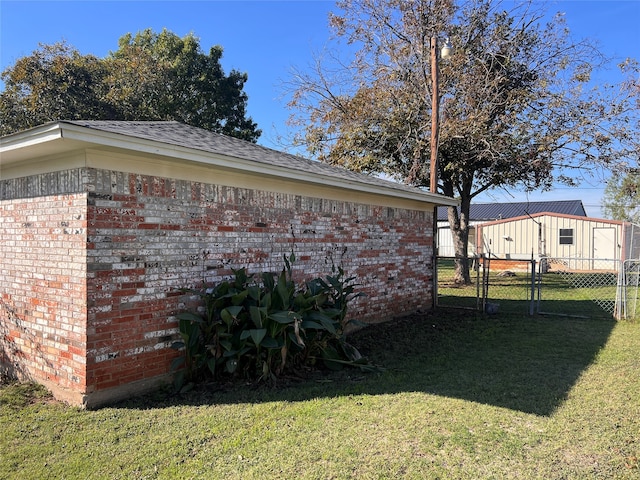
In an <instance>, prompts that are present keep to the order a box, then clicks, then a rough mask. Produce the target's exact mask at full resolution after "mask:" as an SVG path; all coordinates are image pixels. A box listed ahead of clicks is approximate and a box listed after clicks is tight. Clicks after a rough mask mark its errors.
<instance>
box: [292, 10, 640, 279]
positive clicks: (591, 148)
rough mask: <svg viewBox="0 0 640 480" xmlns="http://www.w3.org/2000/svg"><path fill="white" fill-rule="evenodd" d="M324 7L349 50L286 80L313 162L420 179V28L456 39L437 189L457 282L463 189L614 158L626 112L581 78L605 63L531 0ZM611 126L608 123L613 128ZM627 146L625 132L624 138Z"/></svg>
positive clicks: (425, 68) (607, 92)
mask: <svg viewBox="0 0 640 480" xmlns="http://www.w3.org/2000/svg"><path fill="white" fill-rule="evenodd" d="M338 5H339V8H340V9H341V10H340V12H339V13H336V14H334V15H332V16H331V25H332V27H333V31H334V33H335V35H336V39H337V40H346V41H347V44H348V45H350V48H351V49H352V50H353V51H354V52H355V54H354V56H353V59H352V60H351V61H349V62H343V61H336V58H335V57H326V58H324V59H319V60H318V62H317V63H316V64H315V67H314V68H313V69H312V70H311V71H308V72H296V74H295V76H294V77H293V79H292V81H291V87H292V88H291V90H292V97H291V102H290V106H291V107H292V109H294V111H295V114H294V115H293V117H292V120H293V123H294V124H295V125H297V126H298V127H300V132H301V134H300V135H299V136H298V138H297V141H299V142H300V143H303V144H305V145H306V146H307V148H308V149H309V151H310V152H311V154H312V155H314V156H316V157H317V158H319V159H320V160H322V161H325V162H329V163H333V164H340V165H344V166H346V167H347V168H350V169H353V170H357V171H362V172H367V173H372V174H378V173H384V174H387V175H390V176H392V177H394V178H396V179H397V180H400V181H404V182H406V183H410V184H413V185H415V186H419V187H425V186H427V185H429V164H430V137H431V116H432V113H433V112H432V105H431V92H432V88H433V85H432V82H431V78H432V75H431V71H430V39H431V38H432V37H436V38H438V39H440V40H444V39H445V38H449V39H450V40H451V43H452V44H453V45H454V46H455V50H454V53H453V55H452V57H451V58H450V59H448V60H447V61H440V63H439V65H440V82H439V83H440V90H441V110H440V113H441V119H442V120H441V123H440V141H439V162H438V164H439V168H438V179H439V184H438V188H439V192H441V193H443V194H445V195H447V196H451V197H458V198H460V200H461V209H460V211H458V210H457V209H455V208H453V207H451V208H450V209H449V221H450V224H451V229H452V232H453V234H454V243H455V246H456V257H457V269H456V271H457V280H458V281H460V282H467V281H469V271H468V264H467V262H466V258H467V253H468V252H467V239H468V231H469V229H468V215H469V206H470V204H471V201H472V200H473V198H475V197H476V196H477V195H479V194H480V193H482V192H485V191H489V190H491V189H495V188H498V187H516V186H519V187H524V188H525V189H548V188H550V187H551V186H552V185H554V183H556V182H563V183H566V184H569V185H571V184H574V183H575V182H574V178H575V175H574V172H575V171H576V170H581V169H584V168H594V167H608V166H610V165H613V164H615V163H616V162H619V161H620V160H621V159H623V158H626V157H627V156H628V155H629V154H630V151H631V150H629V147H628V144H631V143H633V136H634V135H637V128H636V127H637V125H636V126H635V127H634V125H633V122H632V121H631V120H630V118H631V117H632V116H633V115H636V118H637V110H636V111H634V109H633V108H632V105H630V104H629V102H628V97H626V96H624V95H622V96H619V95H618V94H619V93H620V90H619V89H617V90H616V89H613V88H610V89H607V88H605V87H603V86H601V87H600V88H599V89H597V90H591V89H590V79H591V74H592V71H593V69H595V68H597V67H598V66H599V65H600V64H602V63H603V62H604V60H605V59H604V58H603V57H602V56H601V55H600V53H599V52H598V50H597V49H596V48H595V47H593V46H592V45H591V44H590V43H589V42H586V41H583V42H577V43H574V42H572V41H570V37H569V32H568V29H567V28H566V25H565V23H564V20H563V18H562V16H556V17H555V18H554V20H553V21H552V22H550V23H548V24H543V22H542V20H543V18H544V14H545V12H544V11H542V10H540V9H538V5H539V2H533V1H525V2H523V3H521V4H517V5H516V4H512V3H509V4H508V6H509V9H507V6H506V5H507V4H505V5H503V4H501V3H500V2H498V1H492V0H468V1H465V2H455V1H454V0H416V1H412V2H405V1H403V0H344V1H341V2H339V3H338ZM614 127H615V128H614ZM636 145H637V144H636Z"/></svg>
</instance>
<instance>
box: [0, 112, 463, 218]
mask: <svg viewBox="0 0 640 480" xmlns="http://www.w3.org/2000/svg"><path fill="white" fill-rule="evenodd" d="M56 140H58V141H59V140H64V141H65V142H67V141H68V143H69V145H70V146H73V148H74V149H75V148H77V146H78V145H85V146H86V147H96V146H98V147H103V148H114V149H120V150H128V151H133V152H137V153H143V154H148V155H159V156H163V157H168V158H175V159H182V160H187V161H192V162H197V163H200V164H206V165H210V166H215V167H219V168H224V169H227V170H236V171H240V172H243V173H247V174H251V175H256V174H258V175H269V176H271V177H276V178H283V179H287V180H297V181H300V182H305V183H310V184H316V185H324V186H331V187H335V188H342V189H346V190H352V191H357V192H362V193H370V194H371V193H372V194H377V195H386V196H389V197H394V198H402V199H407V200H414V201H419V202H427V203H433V204H434V205H443V206H457V205H458V204H459V201H458V200H456V199H453V198H450V197H445V196H443V195H439V194H433V193H429V192H410V191H407V190H403V189H400V188H393V186H391V185H390V186H384V185H373V184H369V183H366V182H356V181H352V180H345V179H339V178H336V177H332V176H330V175H324V174H320V173H317V172H305V171H302V170H296V169H291V168H285V167H282V166H278V165H272V164H266V163H259V162H255V161H253V160H248V159H244V158H242V157H233V156H229V155H223V154H217V153H212V152H205V151H202V150H198V149H193V148H188V147H183V146H179V145H171V144H168V143H163V142H158V141H156V140H149V139H145V138H140V137H135V136H129V135H123V134H121V133H113V132H107V131H104V130H99V129H92V128H87V127H85V126H80V125H75V124H73V123H68V122H64V121H59V122H52V123H48V124H45V125H42V126H40V127H36V128H33V129H30V130H26V131H23V132H19V133H16V134H12V135H8V136H6V137H3V138H2V141H1V143H0V155H3V156H5V155H8V156H11V154H12V152H16V151H17V150H19V149H24V148H29V147H32V146H36V145H42V144H44V143H47V142H52V141H56Z"/></svg>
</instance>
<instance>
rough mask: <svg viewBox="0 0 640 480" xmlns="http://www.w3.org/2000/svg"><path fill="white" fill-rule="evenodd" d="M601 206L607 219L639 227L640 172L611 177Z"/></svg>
mask: <svg viewBox="0 0 640 480" xmlns="http://www.w3.org/2000/svg"><path fill="white" fill-rule="evenodd" d="M602 206H603V211H604V213H605V215H607V217H609V218H612V219H614V220H625V221H627V222H633V223H636V224H638V225H640V170H639V169H634V170H631V171H628V172H627V173H623V174H619V175H614V176H613V177H611V179H609V181H608V182H607V186H606V188H605V190H604V197H603V201H602Z"/></svg>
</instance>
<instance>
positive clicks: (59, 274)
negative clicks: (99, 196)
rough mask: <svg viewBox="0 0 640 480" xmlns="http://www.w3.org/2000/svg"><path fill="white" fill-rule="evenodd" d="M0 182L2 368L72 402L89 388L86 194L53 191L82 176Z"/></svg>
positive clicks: (75, 183)
mask: <svg viewBox="0 0 640 480" xmlns="http://www.w3.org/2000/svg"><path fill="white" fill-rule="evenodd" d="M2 183H3V190H2V191H1V192H0V193H2V196H0V369H2V372H3V373H4V374H9V375H12V376H20V377H28V378H33V379H36V380H38V381H40V382H41V383H44V384H46V385H48V386H54V385H56V386H57V388H58V390H59V396H60V397H62V398H66V397H67V396H69V398H72V397H73V396H74V395H75V394H74V392H77V391H83V390H84V388H85V385H86V374H85V365H86V281H85V273H86V194H84V193H66V194H62V193H61V194H56V191H57V190H76V189H77V188H75V187H78V186H79V185H80V184H81V183H82V178H80V177H78V176H77V175H76V176H73V175H72V176H71V177H69V176H65V175H62V176H59V175H43V176H40V177H37V178H31V179H21V180H17V181H12V182H2ZM27 191H28V192H30V193H31V195H26V192H27ZM9 196H17V197H20V198H14V199H10V198H8V197H9Z"/></svg>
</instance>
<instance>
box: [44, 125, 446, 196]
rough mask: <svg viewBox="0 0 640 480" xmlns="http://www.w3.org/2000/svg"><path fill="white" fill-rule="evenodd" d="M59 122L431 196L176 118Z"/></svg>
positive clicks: (407, 187) (349, 181) (404, 186)
mask: <svg viewBox="0 0 640 480" xmlns="http://www.w3.org/2000/svg"><path fill="white" fill-rule="evenodd" d="M55 123H59V124H68V125H76V126H80V127H85V128H90V129H93V130H98V131H101V132H109V133H114V134H119V135H125V136H127V137H132V138H136V139H145V140H151V141H154V142H161V143H164V144H168V145H174V146H178V147H185V148H189V149H196V150H200V151H202V152H207V153H212V154H218V155H224V156H228V157H234V158H238V159H244V160H249V161H251V162H256V163H258V164H263V165H269V166H276V167H281V168H284V169H287V170H288V171H290V172H293V171H297V172H304V173H313V174H317V175H319V176H324V177H331V178H335V179H338V180H340V181H341V182H347V183H349V184H368V185H370V186H374V187H381V188H384V189H386V190H388V189H392V190H396V191H399V192H405V193H406V194H412V195H416V194H419V195H420V196H432V195H433V194H430V193H428V192H425V191H424V190H420V189H418V188H414V187H411V186H408V185H403V184H401V183H397V182H392V181H389V180H384V179H381V178H377V177H373V176H370V175H365V174H361V173H357V172H352V171H350V170H347V169H345V168H343V167H338V166H333V165H328V164H326V163H321V162H317V161H313V160H309V159H306V158H303V157H299V156H296V155H292V154H289V153H284V152H280V151H277V150H273V149H270V148H266V147H263V146H260V145H257V144H254V143H251V142H248V141H245V140H241V139H238V138H234V137H229V136H226V135H222V134H219V133H215V132H211V131H209V130H204V129H202V128H198V127H193V126H191V125H186V124H183V123H180V122H175V121H115V120H114V121H109V120H64V121H59V122H55ZM434 197H439V201H435V202H434V203H438V204H440V205H449V204H454V203H457V202H455V201H454V200H453V199H451V198H448V197H444V196H442V195H437V196H434Z"/></svg>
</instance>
